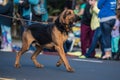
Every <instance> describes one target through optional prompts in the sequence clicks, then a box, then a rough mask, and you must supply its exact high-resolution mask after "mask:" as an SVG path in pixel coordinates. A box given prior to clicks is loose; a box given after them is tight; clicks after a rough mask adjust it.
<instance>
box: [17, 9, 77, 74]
mask: <svg viewBox="0 0 120 80" xmlns="http://www.w3.org/2000/svg"><path fill="white" fill-rule="evenodd" d="M75 19H76V16H75V14H74V13H73V10H64V11H63V12H62V13H61V14H60V16H59V17H58V18H57V19H56V20H55V23H52V24H49V23H48V24H42V23H41V24H40V23H38V24H37V23H36V24H32V25H30V26H29V27H28V28H27V30H25V31H24V33H23V36H22V49H21V50H20V51H19V52H18V53H17V55H16V61H15V67H17V68H19V67H20V63H19V62H20V57H21V55H22V54H23V53H25V52H26V51H27V50H28V49H29V47H30V45H31V44H34V45H35V47H36V51H35V52H34V53H33V55H32V57H31V59H32V61H33V62H34V64H35V66H36V67H38V68H42V67H43V65H42V64H40V63H39V62H38V61H37V60H36V57H37V56H38V55H39V53H40V52H41V51H42V49H43V48H49V49H55V50H57V51H58V54H59V56H60V59H59V60H58V62H57V64H56V66H57V67H59V66H60V65H61V64H62V63H64V65H65V67H66V69H67V71H68V72H73V71H74V70H73V68H72V67H71V66H70V65H69V62H68V60H67V58H66V55H65V52H64V49H63V44H64V42H65V41H66V40H67V38H68V33H69V31H70V30H71V25H72V24H73V22H74V21H75Z"/></svg>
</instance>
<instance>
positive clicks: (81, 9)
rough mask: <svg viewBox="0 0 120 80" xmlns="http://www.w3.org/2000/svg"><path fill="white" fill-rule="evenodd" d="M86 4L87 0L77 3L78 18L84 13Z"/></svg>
mask: <svg viewBox="0 0 120 80" xmlns="http://www.w3.org/2000/svg"><path fill="white" fill-rule="evenodd" d="M86 2H87V0H80V1H79V9H80V11H79V12H78V14H77V15H78V16H80V18H82V15H83V13H84V10H85V6H86Z"/></svg>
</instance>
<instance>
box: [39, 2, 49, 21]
mask: <svg viewBox="0 0 120 80" xmlns="http://www.w3.org/2000/svg"><path fill="white" fill-rule="evenodd" d="M41 3H42V4H43V7H44V8H45V10H46V13H45V14H42V18H41V21H42V22H47V21H48V11H47V1H46V0H41Z"/></svg>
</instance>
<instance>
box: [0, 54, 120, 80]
mask: <svg viewBox="0 0 120 80" xmlns="http://www.w3.org/2000/svg"><path fill="white" fill-rule="evenodd" d="M31 55H32V54H30V53H26V54H24V55H23V56H22V57H21V61H20V63H21V68H19V69H16V68H15V67H14V62H15V56H16V53H14V52H0V80H120V61H112V60H98V59H78V58H77V57H71V56H67V58H68V60H69V63H70V65H71V66H72V67H73V68H74V69H75V72H74V73H69V72H67V71H66V69H65V67H64V65H62V66H60V67H56V66H55V65H56V62H57V60H58V59H59V56H58V55H48V54H47V55H46V54H41V55H39V56H38V58H37V59H38V61H39V62H40V63H41V64H43V65H44V68H42V69H39V68H36V67H35V66H34V64H33V62H32V61H31V59H30V57H31Z"/></svg>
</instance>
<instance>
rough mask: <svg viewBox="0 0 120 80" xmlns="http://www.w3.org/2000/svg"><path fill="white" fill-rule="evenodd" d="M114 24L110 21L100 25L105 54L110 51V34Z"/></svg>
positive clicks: (112, 20)
mask: <svg viewBox="0 0 120 80" xmlns="http://www.w3.org/2000/svg"><path fill="white" fill-rule="evenodd" d="M114 24H115V19H111V20H109V21H106V22H101V23H100V26H101V32H102V37H103V45H104V50H105V52H106V51H111V32H112V29H113V26H114Z"/></svg>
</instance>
